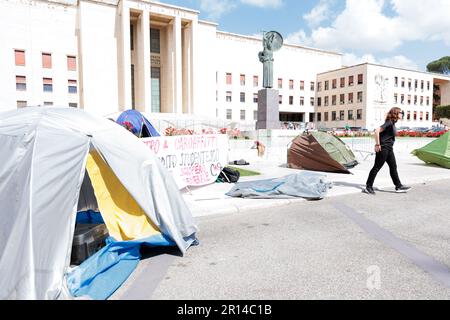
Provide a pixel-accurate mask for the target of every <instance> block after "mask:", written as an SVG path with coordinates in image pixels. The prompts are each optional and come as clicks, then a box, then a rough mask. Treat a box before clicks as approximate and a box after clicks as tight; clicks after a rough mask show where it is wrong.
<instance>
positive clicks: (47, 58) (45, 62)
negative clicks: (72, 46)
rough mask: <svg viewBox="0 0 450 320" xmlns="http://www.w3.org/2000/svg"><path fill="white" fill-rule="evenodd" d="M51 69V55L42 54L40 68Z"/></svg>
mask: <svg viewBox="0 0 450 320" xmlns="http://www.w3.org/2000/svg"><path fill="white" fill-rule="evenodd" d="M51 67H52V54H51V53H43V54H42V68H49V69H51Z"/></svg>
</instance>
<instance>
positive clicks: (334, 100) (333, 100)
mask: <svg viewBox="0 0 450 320" xmlns="http://www.w3.org/2000/svg"><path fill="white" fill-rule="evenodd" d="M331 105H332V106H335V105H336V95H335V94H334V95H332V96H331Z"/></svg>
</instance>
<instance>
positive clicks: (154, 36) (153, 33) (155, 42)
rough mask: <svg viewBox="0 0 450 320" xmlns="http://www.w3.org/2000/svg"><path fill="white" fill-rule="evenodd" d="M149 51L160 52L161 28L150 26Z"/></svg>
mask: <svg viewBox="0 0 450 320" xmlns="http://www.w3.org/2000/svg"><path fill="white" fill-rule="evenodd" d="M150 52H151V53H161V30H159V29H156V28H155V29H154V28H150Z"/></svg>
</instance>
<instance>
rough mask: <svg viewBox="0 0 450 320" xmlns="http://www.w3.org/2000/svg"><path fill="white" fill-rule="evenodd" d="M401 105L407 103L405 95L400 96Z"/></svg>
mask: <svg viewBox="0 0 450 320" xmlns="http://www.w3.org/2000/svg"><path fill="white" fill-rule="evenodd" d="M400 103H401V104H404V103H405V95H404V94H401V95H400Z"/></svg>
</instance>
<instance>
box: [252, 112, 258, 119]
mask: <svg viewBox="0 0 450 320" xmlns="http://www.w3.org/2000/svg"><path fill="white" fill-rule="evenodd" d="M253 120H258V110H253Z"/></svg>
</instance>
